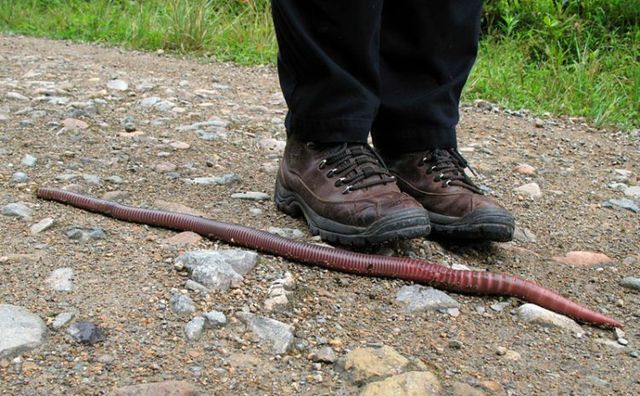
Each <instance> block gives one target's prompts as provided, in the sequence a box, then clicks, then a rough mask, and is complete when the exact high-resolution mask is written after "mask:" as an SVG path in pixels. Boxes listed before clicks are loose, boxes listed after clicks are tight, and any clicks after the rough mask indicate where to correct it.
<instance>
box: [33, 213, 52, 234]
mask: <svg viewBox="0 0 640 396" xmlns="http://www.w3.org/2000/svg"><path fill="white" fill-rule="evenodd" d="M54 224H55V220H54V219H52V218H51V217H45V218H44V219H42V220H40V221H39V222H37V223H35V224H34V225H32V226H31V228H30V230H31V235H36V234H39V233H41V232H44V231H46V230H48V229H49V228H51V227H53V225H54Z"/></svg>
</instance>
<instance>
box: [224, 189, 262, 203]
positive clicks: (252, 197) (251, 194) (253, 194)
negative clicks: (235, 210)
mask: <svg viewBox="0 0 640 396" xmlns="http://www.w3.org/2000/svg"><path fill="white" fill-rule="evenodd" d="M231 198H234V199H245V200H248V201H266V200H268V199H269V198H270V196H269V194H266V193H263V192H258V191H247V192H240V193H235V194H231Z"/></svg>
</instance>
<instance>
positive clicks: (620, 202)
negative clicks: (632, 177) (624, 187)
mask: <svg viewBox="0 0 640 396" xmlns="http://www.w3.org/2000/svg"><path fill="white" fill-rule="evenodd" d="M602 206H603V207H605V208H613V209H626V210H630V211H632V212H634V213H640V206H638V205H637V204H636V203H635V202H633V201H632V200H630V199H627V198H620V199H616V198H612V199H609V200H607V201H605V202H604V203H603V204H602Z"/></svg>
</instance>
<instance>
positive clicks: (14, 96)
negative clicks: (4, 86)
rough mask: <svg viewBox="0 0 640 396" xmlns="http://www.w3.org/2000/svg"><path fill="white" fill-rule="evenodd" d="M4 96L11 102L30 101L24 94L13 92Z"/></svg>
mask: <svg viewBox="0 0 640 396" xmlns="http://www.w3.org/2000/svg"><path fill="white" fill-rule="evenodd" d="M4 96H5V98H7V99H9V100H19V101H23V102H26V101H28V100H29V98H28V97H26V96H24V95H23V94H21V93H18V92H13V91H10V92H7V93H6V94H5V95H4Z"/></svg>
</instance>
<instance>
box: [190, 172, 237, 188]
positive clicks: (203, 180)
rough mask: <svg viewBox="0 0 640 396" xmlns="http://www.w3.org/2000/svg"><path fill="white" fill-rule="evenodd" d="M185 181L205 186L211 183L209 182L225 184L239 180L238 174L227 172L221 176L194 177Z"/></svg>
mask: <svg viewBox="0 0 640 396" xmlns="http://www.w3.org/2000/svg"><path fill="white" fill-rule="evenodd" d="M186 181H187V182H189V183H193V184H200V185H205V186H206V185H211V184H217V185H227V184H231V183H236V182H239V181H240V176H238V175H236V174H235V173H227V174H224V175H222V176H206V177H196V178H194V179H186Z"/></svg>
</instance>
